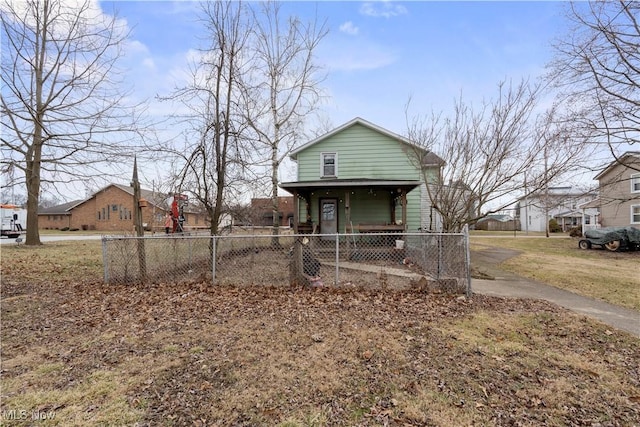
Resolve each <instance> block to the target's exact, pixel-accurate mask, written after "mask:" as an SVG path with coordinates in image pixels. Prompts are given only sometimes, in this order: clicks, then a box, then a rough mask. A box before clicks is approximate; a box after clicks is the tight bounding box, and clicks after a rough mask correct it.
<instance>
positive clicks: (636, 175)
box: [630, 173, 640, 193]
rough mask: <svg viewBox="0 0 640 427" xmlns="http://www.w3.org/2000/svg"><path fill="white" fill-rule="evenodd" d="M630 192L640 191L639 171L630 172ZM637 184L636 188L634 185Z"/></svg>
mask: <svg viewBox="0 0 640 427" xmlns="http://www.w3.org/2000/svg"><path fill="white" fill-rule="evenodd" d="M630 181H631V192H632V193H640V173H633V174H631V180H630ZM636 185H637V186H638V189H637V190H636V189H635V188H634V187H635V186H636Z"/></svg>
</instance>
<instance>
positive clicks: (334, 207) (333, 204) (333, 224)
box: [320, 199, 338, 240]
mask: <svg viewBox="0 0 640 427" xmlns="http://www.w3.org/2000/svg"><path fill="white" fill-rule="evenodd" d="M337 232H338V199H321V200H320V234H336V233H337ZM325 239H330V240H333V238H332V237H325Z"/></svg>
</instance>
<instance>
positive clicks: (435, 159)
mask: <svg viewBox="0 0 640 427" xmlns="http://www.w3.org/2000/svg"><path fill="white" fill-rule="evenodd" d="M354 125H361V126H364V127H367V128H369V129H371V130H374V131H376V132H378V133H381V134H383V135H386V136H388V137H389V138H392V139H395V140H397V141H399V142H401V143H403V144H406V145H408V146H410V147H411V148H418V149H420V150H422V151H424V152H425V153H426V155H425V157H424V158H423V159H422V163H423V165H424V166H442V165H443V164H444V160H442V158H440V157H439V156H437V155H436V154H434V153H433V152H432V151H429V150H427V149H425V148H423V147H420V146H418V145H416V144H415V143H414V142H413V141H411V140H409V139H407V138H405V137H404V136H401V135H398V134H397V133H394V132H391V131H390V130H387V129H384V128H382V127H380V126H377V125H374V124H373V123H371V122H368V121H367V120H364V119H362V118H360V117H356V118H355V119H353V120H351V121H349V122H347V123H345V124H343V125H342V126H338V127H337V128H335V129H333V130H332V131H330V132H328V133H325V134H324V135H321V136H319V137H318V138H316V139H313V140H311V141H309V142H307V143H306V144H304V145H301V146H300V147H298V148H296V149H295V150H293V151H292V152H291V154H290V155H289V157H290V158H291V159H292V160H297V159H298V153H300V152H301V151H304V150H306V149H307V148H309V147H311V146H312V145H315V144H318V143H320V142H322V141H324V140H326V139H328V138H330V137H332V136H334V135H336V134H338V133H340V132H342V131H343V130H345V129H348V128H350V127H351V126H354Z"/></svg>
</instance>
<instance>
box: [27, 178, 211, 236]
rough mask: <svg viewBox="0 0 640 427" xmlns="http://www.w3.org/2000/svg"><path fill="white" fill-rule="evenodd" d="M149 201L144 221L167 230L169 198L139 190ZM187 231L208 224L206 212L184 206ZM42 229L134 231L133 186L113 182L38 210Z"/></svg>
mask: <svg viewBox="0 0 640 427" xmlns="http://www.w3.org/2000/svg"><path fill="white" fill-rule="evenodd" d="M140 195H141V198H142V199H144V200H145V201H146V203H145V204H146V206H144V207H143V208H142V223H143V224H145V228H146V229H147V230H154V231H164V219H165V215H166V214H167V212H168V211H169V209H170V203H171V201H170V200H169V199H170V197H169V196H168V195H166V194H159V193H154V192H152V191H149V190H144V189H143V190H141V191H140ZM184 217H185V223H184V226H185V230H186V229H193V228H205V227H208V222H206V221H205V215H204V214H201V213H198V212H194V211H190V210H187V209H185V211H184ZM38 228H39V229H41V230H42V229H45V230H46V229H57V230H60V229H69V230H96V231H113V232H133V230H134V225H133V187H128V186H126V185H119V184H111V185H108V186H106V187H104V188H103V189H101V190H99V191H97V192H96V193H95V194H93V195H92V196H91V197H89V198H88V199H85V200H76V201H73V202H69V203H65V204H62V205H58V206H53V207H50V208H43V209H40V210H38Z"/></svg>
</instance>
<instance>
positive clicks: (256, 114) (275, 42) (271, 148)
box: [246, 1, 328, 243]
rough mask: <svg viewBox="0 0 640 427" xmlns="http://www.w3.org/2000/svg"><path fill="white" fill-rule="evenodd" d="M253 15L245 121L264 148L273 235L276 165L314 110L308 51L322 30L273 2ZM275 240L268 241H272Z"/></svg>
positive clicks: (313, 67) (314, 72) (315, 74)
mask: <svg viewBox="0 0 640 427" xmlns="http://www.w3.org/2000/svg"><path fill="white" fill-rule="evenodd" d="M261 7H262V9H261V11H260V13H256V14H255V17H254V25H255V31H254V39H253V41H252V42H253V43H254V45H253V48H254V49H255V51H254V57H253V59H254V67H255V68H254V70H253V78H254V85H253V87H252V88H251V90H250V91H249V92H247V98H246V108H247V122H248V123H249V124H250V125H251V127H252V128H253V130H254V131H255V133H256V139H257V141H258V147H259V149H260V151H261V152H264V151H265V150H266V152H267V153H268V158H269V162H268V165H269V170H270V175H271V179H270V183H271V190H270V196H271V200H272V209H273V235H274V236H277V235H278V234H279V228H278V227H279V213H278V211H279V206H278V179H279V178H278V168H279V166H280V164H281V163H282V161H283V160H284V158H285V157H286V156H287V155H288V154H289V153H290V152H291V150H292V149H293V148H294V146H295V144H296V143H297V142H298V141H299V138H300V137H301V136H302V135H303V130H304V128H303V123H304V120H305V118H308V116H309V115H310V114H311V113H312V112H314V111H315V109H316V107H317V104H318V101H319V98H320V87H319V85H320V82H321V81H322V79H323V77H322V76H321V75H320V74H319V73H320V69H319V67H318V66H317V64H316V63H315V62H314V53H315V50H316V48H317V46H318V44H319V43H320V41H321V40H322V39H323V38H324V36H325V35H326V34H327V32H328V30H327V29H326V27H325V25H324V24H319V23H318V21H317V20H316V21H313V22H309V23H303V22H302V21H300V19H299V18H297V17H289V18H288V19H287V20H286V21H284V20H283V19H282V15H281V10H280V9H281V5H280V4H279V3H277V2H272V1H269V2H266V3H264V4H262V6H261ZM275 242H277V240H275V241H274V243H275Z"/></svg>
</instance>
